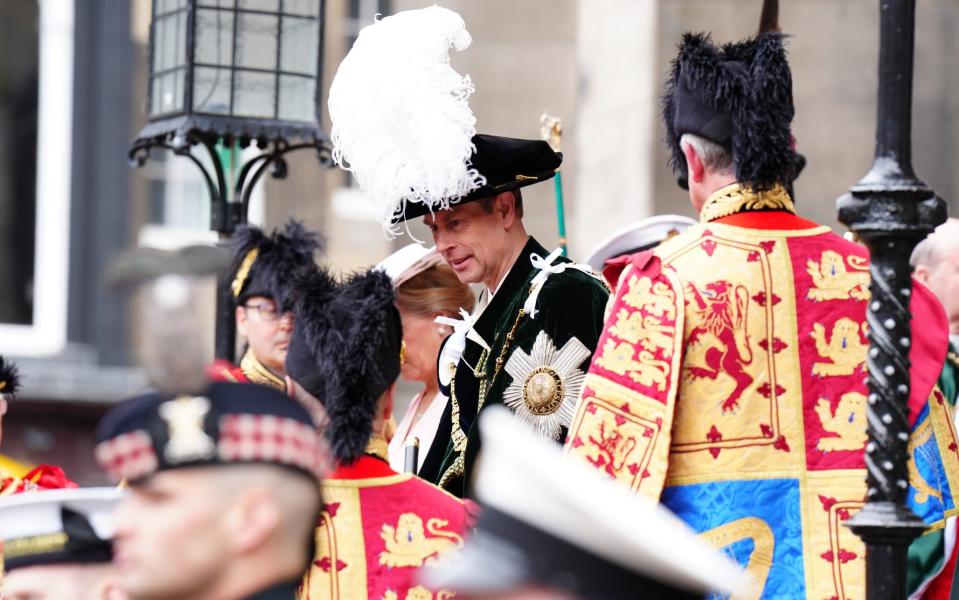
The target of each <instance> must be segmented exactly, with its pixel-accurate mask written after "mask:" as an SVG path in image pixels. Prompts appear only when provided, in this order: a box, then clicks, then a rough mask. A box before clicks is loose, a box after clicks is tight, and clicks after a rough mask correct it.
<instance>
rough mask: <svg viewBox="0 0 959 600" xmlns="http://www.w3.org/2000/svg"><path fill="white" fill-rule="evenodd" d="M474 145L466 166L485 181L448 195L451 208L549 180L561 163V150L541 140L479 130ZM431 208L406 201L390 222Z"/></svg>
mask: <svg viewBox="0 0 959 600" xmlns="http://www.w3.org/2000/svg"><path fill="white" fill-rule="evenodd" d="M473 146H474V147H475V150H474V151H473V154H472V156H471V157H470V161H469V168H472V169H475V170H476V171H477V173H479V175H481V176H482V177H483V178H484V179H485V180H486V181H485V183H483V184H482V185H480V186H479V187H477V188H476V189H474V190H473V191H472V192H470V193H469V194H467V195H465V196H463V197H461V198H451V199H450V200H449V207H450V208H455V207H456V206H459V205H461V204H466V203H467V202H472V201H474V200H482V199H484V198H491V197H493V196H496V195H497V194H501V193H502V192H508V191H510V190H516V189H519V188H522V187H526V186H528V185H533V184H535V183H539V182H541V181H546V180H548V179H552V178H553V176H554V175H556V169H558V168H559V166H560V165H561V164H562V162H563V155H562V153H560V152H556V151H555V150H553V149H552V148H551V147H550V145H549V144H548V143H546V142H545V141H543V140H523V139H518V138H509V137H502V136H498V135H486V134H482V133H478V134H476V135H474V136H473ZM435 210H438V209H433V211H435ZM433 211H431V210H430V207H429V205H427V204H423V203H420V202H407V203H406V207H405V210H403V211H402V212H401V213H397V214H396V215H394V217H393V223H394V224H395V223H402V222H403V221H407V220H409V219H415V218H417V217H422V216H424V215H428V214H430V213H431V212H433Z"/></svg>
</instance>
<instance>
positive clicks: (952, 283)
mask: <svg viewBox="0 0 959 600" xmlns="http://www.w3.org/2000/svg"><path fill="white" fill-rule="evenodd" d="M935 258H936V261H935V264H934V265H932V266H931V267H930V266H920V267H917V268H916V276H917V277H918V278H919V279H920V281H922V282H923V283H925V284H926V287H928V288H929V289H930V290H931V291H932V293H933V294H935V295H936V297H937V298H939V301H940V302H942V306H943V307H944V308H945V309H946V316H947V317H949V333H951V334H953V335H956V334H959V245H957V244H952V245H951V247H942V248H938V249H937V251H936V256H935Z"/></svg>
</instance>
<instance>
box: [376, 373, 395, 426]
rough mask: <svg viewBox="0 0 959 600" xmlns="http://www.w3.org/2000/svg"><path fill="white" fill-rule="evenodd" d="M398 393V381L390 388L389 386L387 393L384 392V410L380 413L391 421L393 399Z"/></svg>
mask: <svg viewBox="0 0 959 600" xmlns="http://www.w3.org/2000/svg"><path fill="white" fill-rule="evenodd" d="M395 394H396V382H395V381H394V382H393V385H391V386H390V387H389V388H387V390H386V393H384V394H383V395H384V399H383V412H381V413H380V416H381V417H383V420H384V421H389V420H390V417H392V416H393V399H394V396H395Z"/></svg>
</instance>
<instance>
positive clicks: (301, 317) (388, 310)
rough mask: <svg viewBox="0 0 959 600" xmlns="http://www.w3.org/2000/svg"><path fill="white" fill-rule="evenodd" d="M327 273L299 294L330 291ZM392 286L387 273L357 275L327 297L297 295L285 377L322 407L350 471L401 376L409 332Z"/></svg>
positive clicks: (330, 436) (336, 451)
mask: <svg viewBox="0 0 959 600" xmlns="http://www.w3.org/2000/svg"><path fill="white" fill-rule="evenodd" d="M327 277H328V275H326V274H325V273H324V272H323V271H322V270H316V271H312V272H307V274H306V279H307V281H306V282H304V281H303V279H298V284H297V285H298V287H299V286H302V289H301V291H302V292H305V291H306V290H310V289H317V290H322V289H324V288H325V286H326V285H327V284H328V280H327V279H326V278H327ZM394 299H395V298H394V291H393V284H392V282H391V281H390V278H389V276H387V275H386V274H385V273H383V272H382V271H378V270H375V269H371V270H369V271H366V272H361V273H358V274H355V275H353V276H351V277H349V278H348V279H346V280H345V281H344V282H342V283H340V284H338V285H336V286H335V288H334V289H332V290H330V291H329V292H328V293H326V294H324V293H298V294H297V299H296V301H295V303H294V308H293V310H294V316H295V318H294V326H293V335H292V338H291V340H290V347H289V350H288V351H287V356H286V370H287V374H288V375H289V376H290V378H292V379H293V380H294V381H296V382H297V383H298V384H299V385H301V386H302V387H303V388H304V389H306V391H308V392H310V393H311V394H313V396H315V397H316V398H317V399H318V400H319V401H320V402H321V403H322V404H323V408H324V409H325V411H326V415H327V418H328V421H327V425H326V427H325V431H324V433H325V435H326V439H327V442H328V444H329V445H330V448H331V449H332V451H333V457H334V458H335V459H336V461H337V462H338V463H340V464H351V463H353V462H354V461H355V460H356V459H357V458H359V457H360V456H361V455H362V454H363V453H364V451H365V450H366V447H367V444H368V443H369V440H370V435H371V433H372V429H373V420H374V418H375V416H376V407H377V403H378V401H379V399H380V397H381V396H382V395H383V393H384V392H385V391H386V390H387V389H389V387H390V386H391V385H393V383H394V382H395V381H396V378H397V377H398V376H399V374H400V363H401V353H402V343H403V328H402V325H401V323H400V315H399V311H398V310H397V309H396V305H395V304H394Z"/></svg>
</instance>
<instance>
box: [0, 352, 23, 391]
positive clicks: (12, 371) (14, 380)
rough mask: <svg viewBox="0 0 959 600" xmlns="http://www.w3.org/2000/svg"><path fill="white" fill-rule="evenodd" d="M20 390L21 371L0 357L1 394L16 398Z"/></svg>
mask: <svg viewBox="0 0 959 600" xmlns="http://www.w3.org/2000/svg"><path fill="white" fill-rule="evenodd" d="M19 389H20V371H19V370H18V369H17V365H15V364H14V363H12V362H10V361H9V360H7V359H5V358H4V357H2V356H0V394H2V395H4V396H10V397H16V395H17V391H19Z"/></svg>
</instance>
